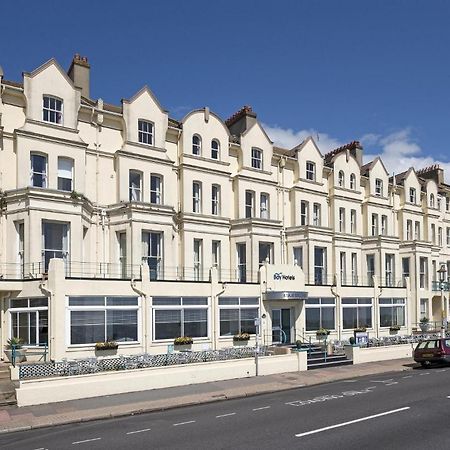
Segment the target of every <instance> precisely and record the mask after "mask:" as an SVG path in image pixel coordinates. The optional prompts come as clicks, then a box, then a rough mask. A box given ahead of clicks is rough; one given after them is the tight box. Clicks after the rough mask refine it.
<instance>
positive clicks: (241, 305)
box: [219, 297, 259, 336]
mask: <svg viewBox="0 0 450 450" xmlns="http://www.w3.org/2000/svg"><path fill="white" fill-rule="evenodd" d="M257 317H259V299H258V297H220V298H219V322H220V336H234V335H236V334H239V333H248V334H256V325H255V319H256V318H257Z"/></svg>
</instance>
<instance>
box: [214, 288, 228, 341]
mask: <svg viewBox="0 0 450 450" xmlns="http://www.w3.org/2000/svg"><path fill="white" fill-rule="evenodd" d="M226 285H227V284H226V283H222V290H221V291H220V292H217V293H216V294H215V295H214V301H216V300H217V308H216V307H215V305H211V313H212V316H213V323H214V335H213V350H217V341H218V339H219V333H218V327H219V325H220V324H219V321H218V320H217V318H218V315H219V297H220V296H221V295H222V294H223V293H224V292H225V291H226ZM212 301H213V300H212V298H211V303H212Z"/></svg>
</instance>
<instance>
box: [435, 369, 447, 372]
mask: <svg viewBox="0 0 450 450" xmlns="http://www.w3.org/2000/svg"><path fill="white" fill-rule="evenodd" d="M446 370H447V369H441V370H436V372H445V371H446Z"/></svg>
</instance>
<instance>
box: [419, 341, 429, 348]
mask: <svg viewBox="0 0 450 450" xmlns="http://www.w3.org/2000/svg"><path fill="white" fill-rule="evenodd" d="M427 344H428V342H427V341H423V342H421V343H420V344H419V345H418V346H417V348H425V347H426V345H427Z"/></svg>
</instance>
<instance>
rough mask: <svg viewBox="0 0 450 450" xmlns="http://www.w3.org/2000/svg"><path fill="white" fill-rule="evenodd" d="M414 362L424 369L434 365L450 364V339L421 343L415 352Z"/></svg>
mask: <svg viewBox="0 0 450 450" xmlns="http://www.w3.org/2000/svg"><path fill="white" fill-rule="evenodd" d="M414 361H416V362H418V363H420V364H421V365H422V366H424V367H425V366H429V365H430V364H432V363H450V339H448V338H441V339H430V340H429V341H423V342H421V343H420V344H418V345H417V347H416V349H415V350H414Z"/></svg>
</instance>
